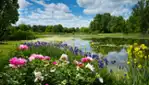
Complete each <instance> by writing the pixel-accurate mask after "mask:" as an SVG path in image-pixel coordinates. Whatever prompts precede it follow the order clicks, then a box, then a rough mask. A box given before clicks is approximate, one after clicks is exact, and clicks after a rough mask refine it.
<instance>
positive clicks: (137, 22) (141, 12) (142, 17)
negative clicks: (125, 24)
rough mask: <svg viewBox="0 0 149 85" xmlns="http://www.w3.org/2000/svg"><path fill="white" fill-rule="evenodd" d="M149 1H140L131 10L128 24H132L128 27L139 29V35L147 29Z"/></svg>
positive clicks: (148, 25) (148, 24)
mask: <svg viewBox="0 0 149 85" xmlns="http://www.w3.org/2000/svg"><path fill="white" fill-rule="evenodd" d="M148 16H149V0H141V1H138V3H137V4H136V5H135V7H134V8H133V12H132V16H131V17H130V18H129V22H130V23H132V24H131V25H130V27H132V28H133V30H134V29H135V28H137V27H138V28H137V30H138V29H140V31H141V33H143V34H144V33H146V32H147V30H148V29H149V18H148Z"/></svg>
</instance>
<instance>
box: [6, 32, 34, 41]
mask: <svg viewBox="0 0 149 85" xmlns="http://www.w3.org/2000/svg"><path fill="white" fill-rule="evenodd" d="M35 38H36V37H35V35H34V34H33V32H31V31H20V30H19V31H16V32H14V33H13V34H11V35H10V36H9V38H8V40H30V39H35Z"/></svg>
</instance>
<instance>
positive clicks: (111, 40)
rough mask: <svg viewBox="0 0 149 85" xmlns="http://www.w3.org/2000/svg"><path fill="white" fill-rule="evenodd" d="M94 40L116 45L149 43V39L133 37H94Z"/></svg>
mask: <svg viewBox="0 0 149 85" xmlns="http://www.w3.org/2000/svg"><path fill="white" fill-rule="evenodd" d="M91 40H92V41H93V42H99V43H100V44H116V45H124V44H133V43H139V44H146V45H149V40H147V39H131V38H129V39H128V38H127V39H126V38H99V39H97V38H92V39H91Z"/></svg>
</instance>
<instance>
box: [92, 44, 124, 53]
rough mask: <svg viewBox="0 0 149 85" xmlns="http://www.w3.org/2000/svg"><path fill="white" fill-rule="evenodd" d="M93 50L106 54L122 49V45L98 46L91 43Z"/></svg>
mask: <svg viewBox="0 0 149 85" xmlns="http://www.w3.org/2000/svg"><path fill="white" fill-rule="evenodd" d="M91 47H92V49H93V51H94V52H97V53H102V54H107V53H108V52H111V51H119V50H121V49H122V47H110V46H99V45H97V44H96V45H92V46H91Z"/></svg>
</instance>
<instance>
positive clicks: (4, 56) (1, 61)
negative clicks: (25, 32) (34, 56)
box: [0, 41, 24, 71]
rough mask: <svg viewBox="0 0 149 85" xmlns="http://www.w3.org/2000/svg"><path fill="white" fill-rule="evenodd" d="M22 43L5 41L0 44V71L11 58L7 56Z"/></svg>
mask: <svg viewBox="0 0 149 85" xmlns="http://www.w3.org/2000/svg"><path fill="white" fill-rule="evenodd" d="M23 42H24V41H7V42H3V44H0V71H1V70H2V69H3V67H4V66H5V65H6V64H8V60H9V58H10V57H11V56H9V54H10V53H11V51H13V50H14V49H16V45H17V44H18V45H19V44H21V43H23Z"/></svg>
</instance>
